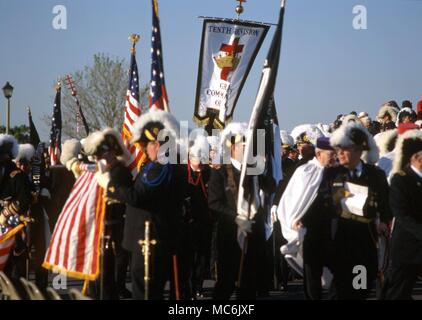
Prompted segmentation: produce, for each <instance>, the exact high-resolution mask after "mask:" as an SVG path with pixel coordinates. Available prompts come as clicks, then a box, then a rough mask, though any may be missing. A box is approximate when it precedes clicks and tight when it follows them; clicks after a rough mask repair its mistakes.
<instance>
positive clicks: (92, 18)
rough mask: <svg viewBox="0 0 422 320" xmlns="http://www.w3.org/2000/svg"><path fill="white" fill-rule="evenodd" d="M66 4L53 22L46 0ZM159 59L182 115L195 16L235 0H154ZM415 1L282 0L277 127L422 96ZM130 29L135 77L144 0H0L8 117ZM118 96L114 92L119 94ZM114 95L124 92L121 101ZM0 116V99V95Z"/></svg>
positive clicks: (188, 96)
mask: <svg viewBox="0 0 422 320" xmlns="http://www.w3.org/2000/svg"><path fill="white" fill-rule="evenodd" d="M55 5H65V6H66V8H67V14H68V17H67V24H68V25H67V30H60V31H57V30H54V29H53V27H52V20H53V18H54V14H53V13H52V9H53V7H54V6H55ZM159 5H160V18H161V32H162V38H163V51H164V67H165V76H166V83H167V90H168V93H169V99H170V107H171V109H172V111H173V113H174V114H176V116H177V117H178V118H179V119H180V120H191V118H192V114H193V108H194V106H193V104H194V99H195V88H196V77H197V68H198V57H199V53H198V52H199V46H200V37H201V29H202V21H201V20H199V19H197V16H199V15H207V16H221V17H234V16H235V14H234V7H235V5H236V2H235V1H234V0H208V1H206V0H178V1H177V0H160V1H159ZM355 5H365V6H366V8H367V10H368V29H367V30H361V31H356V30H354V29H353V27H352V21H353V18H354V15H353V13H352V10H353V7H354V6H355ZM278 6H279V0H248V1H247V3H246V4H245V14H244V15H243V18H244V19H247V20H257V21H265V22H276V20H277V14H278ZM421 17H422V1H420V0H318V1H317V0H287V9H286V19H285V28H284V39H283V44H282V56H281V63H280V69H279V77H278V81H277V86H276V104H277V110H278V115H279V120H280V123H281V127H283V128H285V129H287V130H291V129H292V128H293V127H294V126H295V125H297V124H301V123H309V122H312V123H316V122H326V123H328V122H330V121H331V120H333V118H335V117H336V115H337V114H340V113H346V112H349V111H351V110H356V111H362V110H365V111H368V112H369V113H370V114H371V115H374V114H375V113H376V111H377V110H378V108H379V106H380V105H381V103H383V102H385V101H387V100H391V99H395V100H397V101H398V102H399V103H401V101H402V100H404V99H410V100H411V101H413V102H414V103H416V101H417V100H418V99H420V98H422V96H421V94H422V61H421V52H422V41H421V36H422V22H421V21H422V20H421ZM131 33H139V34H140V35H141V37H142V39H141V42H140V43H139V44H138V64H139V67H140V74H141V80H142V83H146V82H147V81H149V77H150V45H151V43H150V37H151V34H150V33H151V1H150V0H54V1H52V0H37V1H32V0H13V1H10V0H0V41H1V50H0V86H1V87H2V86H3V85H4V83H6V81H10V82H11V83H12V85H13V86H14V87H15V92H14V95H13V98H12V99H13V100H12V117H11V121H12V125H15V124H23V123H25V124H26V123H27V116H26V111H25V110H26V107H27V106H28V105H29V106H31V108H32V110H33V115H34V120H35V122H36V125H37V127H38V129H39V131H40V132H41V133H42V138H43V139H45V140H47V139H48V138H47V137H48V131H49V128H48V127H45V125H44V124H43V122H42V121H41V118H42V116H43V115H45V114H50V113H51V111H52V106H53V94H54V91H53V83H54V81H55V79H56V78H57V77H58V76H59V75H65V74H67V73H69V72H74V71H76V70H79V69H81V68H83V66H84V65H86V64H89V63H91V61H92V57H93V55H94V54H95V53H98V52H104V53H107V54H110V55H112V56H117V57H121V58H125V59H126V60H128V58H129V46H130V44H129V41H128V40H127V38H128V36H129V34H131ZM272 34H273V30H272V31H271V32H270V33H269V34H268V36H267V39H266V41H265V43H264V45H263V47H262V49H261V52H260V54H259V55H258V57H257V59H256V62H255V66H254V68H253V69H252V72H251V74H250V77H249V80H248V81H247V83H246V86H245V88H244V90H243V92H242V95H241V98H240V100H239V103H238V106H237V108H236V111H235V120H240V121H247V120H248V119H249V115H250V112H251V109H252V105H253V102H254V99H255V94H256V91H257V87H258V81H259V77H260V72H261V67H262V64H263V61H264V58H265V55H266V53H267V50H268V46H269V42H270V40H271V37H272ZM122 101H123V97H122ZM122 105H123V102H122ZM0 123H1V124H4V123H5V99H4V98H3V95H1V96H0Z"/></svg>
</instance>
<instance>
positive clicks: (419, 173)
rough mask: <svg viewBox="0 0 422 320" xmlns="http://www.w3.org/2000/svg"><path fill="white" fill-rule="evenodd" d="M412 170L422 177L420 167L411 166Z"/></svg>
mask: <svg viewBox="0 0 422 320" xmlns="http://www.w3.org/2000/svg"><path fill="white" fill-rule="evenodd" d="M410 167H411V168H412V170H413V171H414V172H415V173H416V174H417V175H418V176H419V178H422V172H420V171H419V170H418V169H416V168H415V167H414V166H410Z"/></svg>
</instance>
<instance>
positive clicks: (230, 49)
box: [220, 37, 244, 81]
mask: <svg viewBox="0 0 422 320" xmlns="http://www.w3.org/2000/svg"><path fill="white" fill-rule="evenodd" d="M239 41H240V38H238V37H237V38H234V40H233V41H232V43H231V44H226V43H223V44H222V45H221V48H220V51H221V52H225V53H227V56H230V57H232V60H231V62H232V63H230V64H229V65H227V66H224V67H223V68H222V70H221V79H222V80H226V81H227V79H228V77H229V74H230V72H233V71H234V70H235V69H236V67H237V63H236V62H235V58H236V57H237V54H238V53H241V52H242V51H243V47H244V46H243V45H239Z"/></svg>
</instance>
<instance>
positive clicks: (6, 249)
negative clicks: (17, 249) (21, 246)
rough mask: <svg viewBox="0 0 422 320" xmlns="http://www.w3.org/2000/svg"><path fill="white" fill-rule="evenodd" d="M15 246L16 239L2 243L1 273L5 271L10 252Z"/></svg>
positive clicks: (0, 249)
mask: <svg viewBox="0 0 422 320" xmlns="http://www.w3.org/2000/svg"><path fill="white" fill-rule="evenodd" d="M14 244H15V237H11V238H9V239H7V240H6V241H3V242H1V243H0V271H3V270H4V267H5V266H6V263H7V259H8V258H9V253H10V250H11V249H12V248H13V245H14Z"/></svg>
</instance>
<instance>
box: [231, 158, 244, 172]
mask: <svg viewBox="0 0 422 320" xmlns="http://www.w3.org/2000/svg"><path fill="white" fill-rule="evenodd" d="M230 160H231V162H232V165H233V167H235V168H236V170H238V171H241V170H240V169H241V168H242V164H241V163H240V162H239V161H237V160H236V159H233V158H230Z"/></svg>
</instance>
